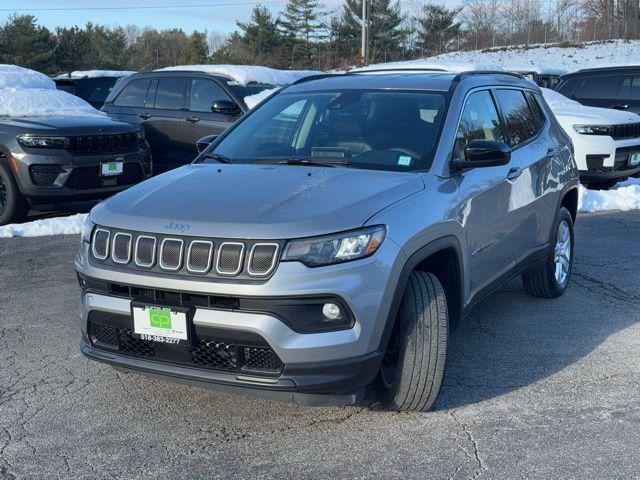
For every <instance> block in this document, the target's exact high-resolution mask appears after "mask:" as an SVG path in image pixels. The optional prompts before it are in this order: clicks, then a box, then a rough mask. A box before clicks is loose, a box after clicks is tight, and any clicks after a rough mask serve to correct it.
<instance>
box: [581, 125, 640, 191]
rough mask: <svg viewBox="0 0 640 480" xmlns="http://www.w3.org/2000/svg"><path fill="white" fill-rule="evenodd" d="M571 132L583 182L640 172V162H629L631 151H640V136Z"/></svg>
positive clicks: (620, 178) (608, 179)
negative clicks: (613, 136) (619, 138)
mask: <svg viewBox="0 0 640 480" xmlns="http://www.w3.org/2000/svg"><path fill="white" fill-rule="evenodd" d="M570 136H571V138H572V140H573V144H574V148H575V158H576V163H577V164H578V169H579V171H580V180H581V181H582V182H584V183H590V182H609V181H615V180H622V179H625V178H628V177H633V176H635V175H638V173H640V165H633V166H632V165H630V155H631V154H632V153H633V152H640V140H639V139H637V138H632V139H626V140H614V139H613V138H611V137H609V136H604V135H593V136H592V135H580V134H578V133H575V132H572V133H570Z"/></svg>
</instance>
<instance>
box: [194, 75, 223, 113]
mask: <svg viewBox="0 0 640 480" xmlns="http://www.w3.org/2000/svg"><path fill="white" fill-rule="evenodd" d="M220 100H224V101H230V100H231V99H230V98H229V95H227V92H225V91H224V90H223V89H222V87H221V86H220V85H218V84H217V83H216V82H214V81H212V80H207V79H205V78H192V79H191V96H190V99H189V102H190V103H189V110H191V111H192V112H211V105H212V104H213V103H214V102H217V101H220Z"/></svg>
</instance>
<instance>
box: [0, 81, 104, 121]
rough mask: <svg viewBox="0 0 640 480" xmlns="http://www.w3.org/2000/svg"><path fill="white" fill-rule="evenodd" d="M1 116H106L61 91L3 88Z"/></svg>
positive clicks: (0, 93)
mask: <svg viewBox="0 0 640 480" xmlns="http://www.w3.org/2000/svg"><path fill="white" fill-rule="evenodd" d="M0 116H8V117H50V116H58V117H85V118H86V117H92V118H105V116H106V115H105V114H104V113H102V112H100V111H99V110H96V109H95V108H93V107H92V106H91V105H89V104H88V103H87V102H85V101H84V100H82V99H81V98H79V97H76V96H75V95H71V94H70V93H67V92H63V91H61V90H49V89H46V88H23V89H20V88H2V89H0Z"/></svg>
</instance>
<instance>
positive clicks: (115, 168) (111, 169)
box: [100, 162, 124, 177]
mask: <svg viewBox="0 0 640 480" xmlns="http://www.w3.org/2000/svg"><path fill="white" fill-rule="evenodd" d="M123 165H124V164H123V163H122V162H107V163H101V164H100V174H101V175H102V176H104V177H110V176H112V175H120V174H121V173H122V171H123V168H124V166H123Z"/></svg>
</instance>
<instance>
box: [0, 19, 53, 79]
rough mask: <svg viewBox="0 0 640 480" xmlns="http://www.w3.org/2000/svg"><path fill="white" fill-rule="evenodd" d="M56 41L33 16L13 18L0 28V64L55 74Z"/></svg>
mask: <svg viewBox="0 0 640 480" xmlns="http://www.w3.org/2000/svg"><path fill="white" fill-rule="evenodd" d="M53 47H54V39H53V36H52V35H51V32H50V31H49V30H48V29H47V28H45V27H41V26H39V25H37V24H36V17H34V16H32V15H20V16H15V15H14V16H11V17H9V20H7V22H6V23H5V24H4V25H2V27H0V63H9V64H15V65H20V66H22V67H26V68H32V69H34V70H38V71H40V72H45V73H53V72H52V71H53V70H54V64H53Z"/></svg>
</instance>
